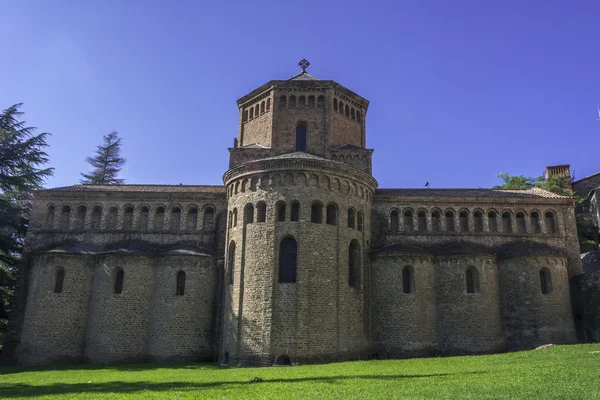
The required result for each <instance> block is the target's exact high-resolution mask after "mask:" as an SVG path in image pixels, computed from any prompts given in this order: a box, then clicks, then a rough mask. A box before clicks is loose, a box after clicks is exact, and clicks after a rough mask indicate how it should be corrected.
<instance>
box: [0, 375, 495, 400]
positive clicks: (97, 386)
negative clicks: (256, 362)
mask: <svg viewBox="0 0 600 400" xmlns="http://www.w3.org/2000/svg"><path fill="white" fill-rule="evenodd" d="M484 373H485V372H466V373H456V374H430V375H339V376H319V377H306V378H295V379H294V378H274V379H265V380H264V381H262V382H259V383H252V382H250V381H249V380H245V381H239V380H238V381H224V382H220V381H216V382H161V383H156V382H121V381H116V382H105V383H72V384H69V383H55V384H51V385H40V386H35V385H26V384H22V383H14V384H2V383H0V393H1V394H2V398H15V397H32V396H52V395H63V394H75V393H77V394H83V393H86V394H95V393H122V394H127V393H136V392H141V391H151V392H166V391H178V392H181V391H198V390H204V389H212V388H219V387H228V386H237V385H264V384H268V383H300V382H322V383H327V384H335V383H339V381H344V380H353V379H365V380H397V379H407V378H409V379H415V378H434V377H440V376H449V375H464V374H484Z"/></svg>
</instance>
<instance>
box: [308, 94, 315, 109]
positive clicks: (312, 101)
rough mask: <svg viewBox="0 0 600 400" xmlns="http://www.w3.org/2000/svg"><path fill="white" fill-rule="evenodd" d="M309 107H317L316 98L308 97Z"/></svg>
mask: <svg viewBox="0 0 600 400" xmlns="http://www.w3.org/2000/svg"><path fill="white" fill-rule="evenodd" d="M308 106H309V107H312V108H314V107H315V96H308Z"/></svg>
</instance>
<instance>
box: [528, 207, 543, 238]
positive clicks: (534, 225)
mask: <svg viewBox="0 0 600 400" xmlns="http://www.w3.org/2000/svg"><path fill="white" fill-rule="evenodd" d="M530 219H531V229H532V230H533V233H542V227H541V225H540V214H539V213H538V212H537V211H534V212H532V213H531V215H530Z"/></svg>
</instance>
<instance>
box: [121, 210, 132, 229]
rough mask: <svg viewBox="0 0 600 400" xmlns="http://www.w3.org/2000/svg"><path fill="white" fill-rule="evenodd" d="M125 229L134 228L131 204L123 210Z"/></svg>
mask: <svg viewBox="0 0 600 400" xmlns="http://www.w3.org/2000/svg"><path fill="white" fill-rule="evenodd" d="M123 229H124V230H126V231H130V230H132V229H133V207H131V206H128V207H125V209H124V210H123Z"/></svg>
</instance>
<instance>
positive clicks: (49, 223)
mask: <svg viewBox="0 0 600 400" xmlns="http://www.w3.org/2000/svg"><path fill="white" fill-rule="evenodd" d="M55 210H56V209H55V208H54V206H50V207H48V211H47V212H46V224H45V225H46V228H48V229H52V228H54V214H55V212H56V211H55Z"/></svg>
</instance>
